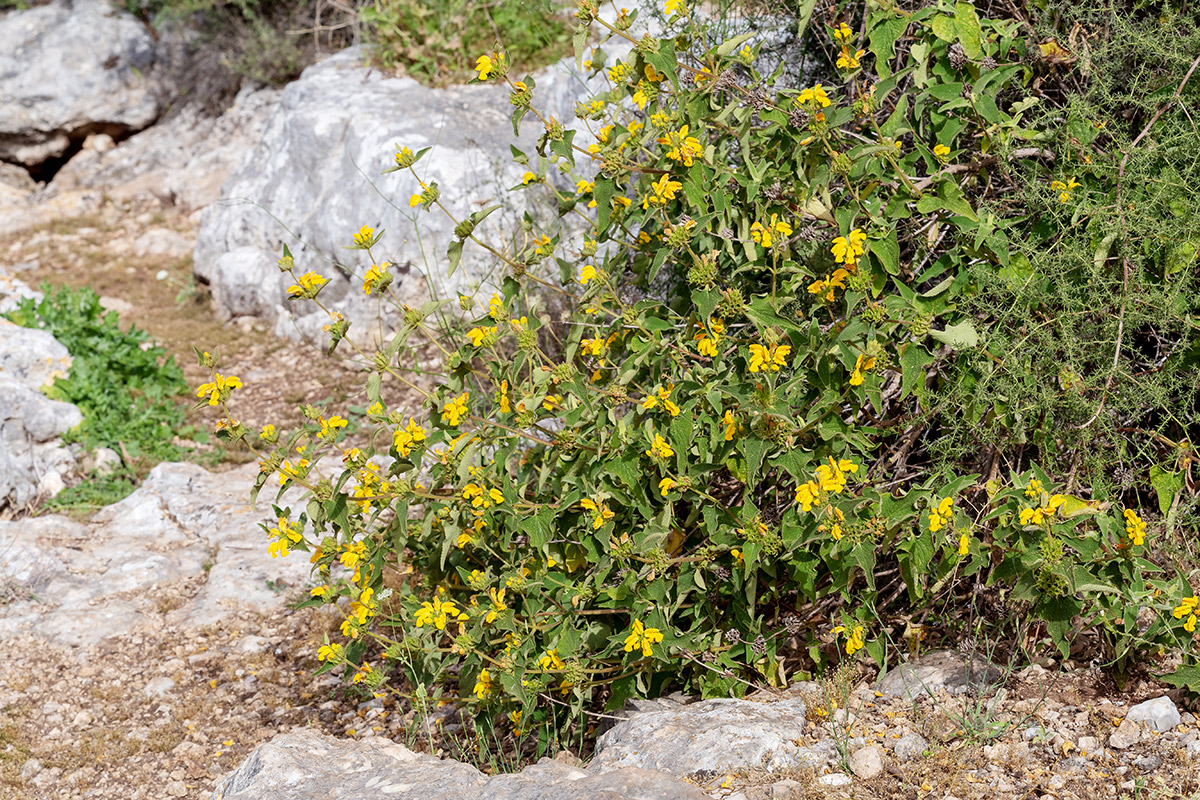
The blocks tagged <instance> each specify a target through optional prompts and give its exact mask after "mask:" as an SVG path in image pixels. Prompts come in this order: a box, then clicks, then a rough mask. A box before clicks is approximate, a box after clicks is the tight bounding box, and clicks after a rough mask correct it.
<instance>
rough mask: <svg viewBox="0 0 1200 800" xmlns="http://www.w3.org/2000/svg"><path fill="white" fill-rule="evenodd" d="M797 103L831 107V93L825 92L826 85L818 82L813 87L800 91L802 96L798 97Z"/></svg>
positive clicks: (799, 104)
mask: <svg viewBox="0 0 1200 800" xmlns="http://www.w3.org/2000/svg"><path fill="white" fill-rule="evenodd" d="M796 105H798V106H803V105H808V106H813V107H816V106H820V107H821V108H829V106H830V100H829V95H827V94H825V87H824V86H822V85H821V84H819V83H818V84H817V85H816V86H814V87H812V88H811V89H805V90H804V91H802V92H800V96H799V97H797V98H796Z"/></svg>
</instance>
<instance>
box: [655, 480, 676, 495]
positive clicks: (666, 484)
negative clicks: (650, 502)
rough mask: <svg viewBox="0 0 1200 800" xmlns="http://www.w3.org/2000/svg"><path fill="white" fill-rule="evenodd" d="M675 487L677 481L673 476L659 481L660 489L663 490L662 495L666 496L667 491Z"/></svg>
mask: <svg viewBox="0 0 1200 800" xmlns="http://www.w3.org/2000/svg"><path fill="white" fill-rule="evenodd" d="M674 488H675V481H674V480H673V479H671V478H663V479H662V480H661V481H659V482H658V491H660V492H662V496H663V497H666V496H667V493H668V492H670V491H671V490H672V489H674Z"/></svg>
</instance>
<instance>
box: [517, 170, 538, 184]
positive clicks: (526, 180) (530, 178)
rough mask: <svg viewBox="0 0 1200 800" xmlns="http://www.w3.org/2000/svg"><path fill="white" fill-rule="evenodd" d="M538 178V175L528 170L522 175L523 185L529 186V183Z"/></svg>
mask: <svg viewBox="0 0 1200 800" xmlns="http://www.w3.org/2000/svg"><path fill="white" fill-rule="evenodd" d="M536 180H537V175H534V174H533V173H532V172H526V173H525V174H524V175H522V176H521V185H522V186H528V185H529V184H531V183H533V182H534V181H536Z"/></svg>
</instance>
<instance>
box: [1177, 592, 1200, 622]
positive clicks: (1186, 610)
mask: <svg viewBox="0 0 1200 800" xmlns="http://www.w3.org/2000/svg"><path fill="white" fill-rule="evenodd" d="M1197 606H1200V597H1196V596H1194V595H1193V596H1192V597H1185V598H1183V599H1182V600H1180V601H1179V606H1178V607H1177V608H1176V609H1175V610H1174V611H1172V612H1171V615H1172V616H1174V617H1175V619H1183V618H1184V616H1186V615H1187V614H1191V613H1193V612H1194V611H1195V610H1196V607H1197Z"/></svg>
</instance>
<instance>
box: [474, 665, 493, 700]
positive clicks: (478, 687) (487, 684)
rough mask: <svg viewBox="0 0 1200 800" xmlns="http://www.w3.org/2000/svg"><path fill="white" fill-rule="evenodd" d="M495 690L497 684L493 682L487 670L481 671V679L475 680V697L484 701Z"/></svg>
mask: <svg viewBox="0 0 1200 800" xmlns="http://www.w3.org/2000/svg"><path fill="white" fill-rule="evenodd" d="M494 690H495V683H494V682H493V681H492V676H491V674H490V673H489V672H488V671H487V669H486V668H485V669H481V670H479V677H478V678H476V679H475V696H476V697H478V698H479V699H480V700H483V699H485V698H486V697H487V696H488V695H490V694H491V693H492V692H493V691H494Z"/></svg>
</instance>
